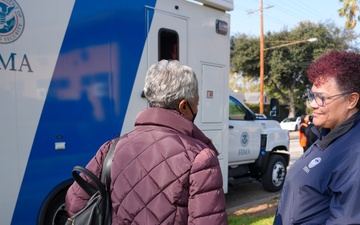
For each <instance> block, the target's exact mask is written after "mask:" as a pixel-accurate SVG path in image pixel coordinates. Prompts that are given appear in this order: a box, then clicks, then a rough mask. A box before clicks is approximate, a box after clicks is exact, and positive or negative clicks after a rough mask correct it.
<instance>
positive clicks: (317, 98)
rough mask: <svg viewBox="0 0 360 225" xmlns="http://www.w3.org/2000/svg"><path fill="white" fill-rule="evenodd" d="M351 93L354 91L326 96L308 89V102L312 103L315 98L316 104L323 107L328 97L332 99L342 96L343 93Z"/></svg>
mask: <svg viewBox="0 0 360 225" xmlns="http://www.w3.org/2000/svg"><path fill="white" fill-rule="evenodd" d="M350 93H352V92H345V93H340V94H337V95H332V96H328V97H324V96H322V94H321V93H317V92H312V90H308V91H307V96H308V103H309V104H310V103H311V102H312V101H314V100H315V102H316V104H317V105H318V106H320V107H323V106H325V100H326V99H331V98H334V97H338V96H342V95H348V94H350Z"/></svg>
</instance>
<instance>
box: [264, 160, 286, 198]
mask: <svg viewBox="0 0 360 225" xmlns="http://www.w3.org/2000/svg"><path fill="white" fill-rule="evenodd" d="M285 176H286V162H285V159H284V158H283V157H282V156H280V155H277V154H274V155H270V157H269V161H268V164H267V166H266V170H265V172H264V173H263V174H262V176H261V181H262V185H263V187H264V189H265V190H266V191H269V192H277V191H280V190H281V188H282V187H283V185H284V181H285Z"/></svg>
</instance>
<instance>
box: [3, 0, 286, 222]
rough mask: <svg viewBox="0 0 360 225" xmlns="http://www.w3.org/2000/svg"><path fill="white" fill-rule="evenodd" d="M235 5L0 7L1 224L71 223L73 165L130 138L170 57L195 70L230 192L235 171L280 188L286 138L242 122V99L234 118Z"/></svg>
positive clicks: (163, 1)
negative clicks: (149, 78) (67, 201)
mask: <svg viewBox="0 0 360 225" xmlns="http://www.w3.org/2000/svg"><path fill="white" fill-rule="evenodd" d="M232 9H233V1H232V0H199V1H186V0H137V1H115V0H104V1H93V0H88V1H85V0H76V1H75V0H64V1H45V0H32V1H25V0H16V1H15V0H0V46H1V48H0V105H1V108H0V124H1V126H0V134H1V135H0V143H1V150H0V151H1V153H0V154H1V157H0V167H1V168H0V179H1V180H2V182H0V224H1V225H10V224H12V225H16V224H29V225H35V224H37V225H42V224H44V225H49V224H53V225H55V224H63V222H64V221H65V220H66V218H67V215H66V209H65V206H64V195H65V193H66V190H67V188H68V187H69V185H70V184H71V183H72V182H73V180H72V177H71V170H72V168H73V167H74V166H75V165H82V166H85V165H86V164H87V162H88V161H89V160H90V159H91V158H92V157H93V156H94V154H95V152H96V151H97V149H98V148H99V147H100V146H101V144H102V143H104V142H105V141H107V140H109V139H112V138H114V137H118V136H121V135H122V134H124V133H127V132H129V131H130V130H132V128H133V124H134V121H135V117H136V115H137V113H138V112H139V111H140V110H142V109H144V108H146V107H147V102H146V100H145V99H144V98H143V97H142V89H143V85H144V77H145V73H146V71H147V69H148V67H149V66H150V65H152V64H153V63H155V62H157V61H159V60H161V59H178V60H179V61H180V62H181V63H183V64H187V65H189V66H190V67H192V68H193V69H194V71H195V72H196V74H197V77H198V80H199V88H200V90H199V94H200V103H199V112H198V117H197V119H196V121H195V123H196V124H197V125H198V126H199V128H200V129H201V130H202V131H203V132H204V133H205V134H206V135H207V136H208V137H210V138H211V139H212V141H213V143H214V145H215V146H216V148H217V149H218V150H219V152H220V155H219V157H218V158H219V162H220V165H221V168H222V173H223V178H224V190H225V192H227V183H228V169H229V174H231V176H232V177H234V178H238V177H244V176H252V177H258V178H262V179H264V180H267V184H266V185H264V187H270V188H267V189H268V190H270V191H272V190H274V189H278V188H281V186H282V182H281V181H282V180H281V179H283V178H284V176H285V174H286V166H287V164H288V155H286V154H284V153H281V152H280V151H279V152H278V150H288V145H287V144H288V143H286V142H288V137H287V136H286V135H284V134H282V133H280V131H278V133H277V134H276V135H275V133H274V135H273V134H272V132H271V131H270V130H271V129H273V130H274V128H269V127H268V123H269V121H263V122H260V123H258V121H256V120H254V118H255V117H254V115H253V114H252V112H250V111H246V114H247V116H246V117H242V118H241V116H239V115H238V114H241V113H244V112H245V111H243V110H248V109H244V107H245V106H244V105H242V104H241V103H240V102H237V103H235V104H240V105H242V106H234V107H233V108H232V109H233V110H235V111H233V110H232V113H234V116H233V118H232V119H231V118H230V122H229V92H228V74H229V61H230V47H229V43H230V38H229V33H230V32H229V25H230V16H229V14H228V13H227V11H230V10H232ZM231 99H232V98H231V97H230V102H231ZM234 101H235V102H236V99H235V100H234ZM231 104H232V103H231ZM230 108H231V107H230ZM236 110H240V111H238V112H237V111H236ZM235 114H236V115H235ZM241 123H244V124H248V125H249V126H250V127H249V128H246V130H244V129H243V127H242V128H239V129H237V126H238V124H241ZM251 124H256V126H255V125H254V126H253V125H251ZM239 126H241V125H239ZM251 126H252V127H251ZM268 128H269V129H268ZM255 130H256V131H255ZM267 132H269V133H267ZM274 132H275V131H274ZM254 135H257V136H258V137H256V138H255V136H254ZM271 135H273V136H271ZM240 137H242V142H240ZM270 139H271V141H273V142H276V143H279V144H277V145H269V144H267V143H268V142H269V140H270ZM252 141H254V143H253V142H252ZM241 143H242V144H241ZM253 144H254V145H253ZM231 145H234V147H233V148H230V146H231ZM250 146H253V147H250ZM230 151H234V152H233V153H230ZM278 153H279V154H278ZM279 157H281V158H279ZM260 158H261V160H260ZM274 158H275V159H274ZM267 162H271V164H268V163H267ZM269 165H270V166H269ZM269 169H270V170H271V172H267V173H268V174H267V175H266V172H265V173H264V171H268V170H269ZM245 171H246V172H245ZM264 174H265V175H264ZM273 180H275V182H273ZM279 182H280V183H279ZM263 183H264V182H263Z"/></svg>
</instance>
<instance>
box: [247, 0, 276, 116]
mask: <svg viewBox="0 0 360 225" xmlns="http://www.w3.org/2000/svg"><path fill="white" fill-rule="evenodd" d="M271 7H274V6H273V5H272V6H269V7H266V8H265V9H268V8H271ZM263 9H264V8H263V0H260V9H259V10H255V11H251V12H249V14H250V13H254V12H257V11H260V97H259V100H260V107H259V113H260V114H264V20H263Z"/></svg>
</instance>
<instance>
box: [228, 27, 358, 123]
mask: <svg viewBox="0 0 360 225" xmlns="http://www.w3.org/2000/svg"><path fill="white" fill-rule="evenodd" d="M356 36H357V35H355V34H354V32H350V31H349V30H345V29H341V28H339V27H336V25H335V24H334V23H330V22H327V23H322V24H315V23H312V22H301V23H300V24H299V25H298V26H297V27H295V28H294V29H292V30H288V29H287V28H284V29H283V30H281V31H280V32H277V33H275V32H274V33H271V32H269V33H267V34H266V35H265V37H264V40H265V43H264V44H265V49H266V48H270V47H274V46H275V48H274V49H269V50H266V51H264V88H265V92H266V93H267V94H268V96H269V97H270V98H273V97H275V98H278V99H279V101H280V103H281V104H285V105H289V114H290V115H291V116H294V115H295V114H297V112H298V111H299V110H302V111H305V108H306V106H305V100H306V98H305V96H304V94H305V90H306V88H308V87H310V85H311V84H310V83H309V81H308V80H307V77H306V71H307V69H308V68H309V66H310V63H311V62H313V61H314V60H315V59H317V58H318V57H320V56H321V55H322V54H323V53H325V52H329V51H330V50H348V49H349V46H350V44H351V43H352V41H353V40H354V39H355V38H356ZM309 38H317V39H318V40H317V41H316V42H307V41H306V40H308V39H309ZM286 41H288V42H287V43H289V41H290V45H288V46H284V47H278V48H276V47H277V46H279V45H281V44H284V43H286ZM355 50H356V49H355ZM259 61H260V42H259V38H258V37H253V36H247V35H246V34H237V35H236V36H233V37H231V62H230V63H231V69H232V72H234V73H238V74H242V76H244V77H249V78H251V79H258V77H259V74H260V67H259V66H260V65H259Z"/></svg>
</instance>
